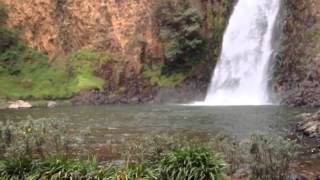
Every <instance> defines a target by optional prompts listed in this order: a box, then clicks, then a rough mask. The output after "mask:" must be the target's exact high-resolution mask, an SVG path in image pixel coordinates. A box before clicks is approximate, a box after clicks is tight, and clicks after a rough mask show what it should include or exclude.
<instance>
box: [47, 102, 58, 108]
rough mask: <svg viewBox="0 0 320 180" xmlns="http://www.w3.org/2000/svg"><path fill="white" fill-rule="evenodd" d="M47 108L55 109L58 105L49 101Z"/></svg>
mask: <svg viewBox="0 0 320 180" xmlns="http://www.w3.org/2000/svg"><path fill="white" fill-rule="evenodd" d="M47 106H48V108H55V107H56V106H57V103H56V102H54V101H49V102H48V105H47Z"/></svg>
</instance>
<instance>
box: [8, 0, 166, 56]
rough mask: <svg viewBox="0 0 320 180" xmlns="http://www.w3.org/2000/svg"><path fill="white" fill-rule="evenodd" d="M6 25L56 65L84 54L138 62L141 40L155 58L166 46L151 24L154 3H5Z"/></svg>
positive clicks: (118, 0)
mask: <svg viewBox="0 0 320 180" xmlns="http://www.w3.org/2000/svg"><path fill="white" fill-rule="evenodd" d="M3 2H4V3H5V4H6V5H7V7H8V16H9V18H8V20H7V23H8V25H9V26H10V27H12V28H18V29H20V30H21V31H22V36H23V38H24V39H26V40H27V41H28V42H29V44H30V46H32V47H35V48H37V49H39V50H41V51H44V52H47V53H48V54H49V55H50V56H51V57H52V58H53V59H54V58H56V57H57V56H59V55H61V54H65V53H68V52H70V51H72V50H75V49H80V48H94V49H99V50H105V49H113V50H116V51H117V52H119V54H121V55H123V56H124V57H125V59H127V60H130V61H138V59H137V58H138V57H137V55H138V54H139V52H136V51H138V50H137V49H134V48H133V49H132V48H131V47H130V46H132V45H133V43H135V41H137V39H139V38H142V39H143V40H144V41H146V43H147V44H148V48H149V49H150V50H151V51H153V52H154V53H153V54H156V55H158V54H160V55H161V53H159V52H160V51H161V46H160V45H159V43H158V40H157V37H156V36H155V34H154V29H153V26H152V20H151V16H150V14H151V7H152V5H153V1H149V0H134V1H124V0H25V1H20V0H3Z"/></svg>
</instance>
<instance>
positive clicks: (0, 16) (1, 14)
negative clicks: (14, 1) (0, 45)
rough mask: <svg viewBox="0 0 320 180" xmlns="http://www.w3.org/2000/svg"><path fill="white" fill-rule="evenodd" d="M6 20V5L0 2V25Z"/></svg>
mask: <svg viewBox="0 0 320 180" xmlns="http://www.w3.org/2000/svg"><path fill="white" fill-rule="evenodd" d="M6 20H7V12H6V6H5V5H4V4H3V3H2V2H0V27H1V25H2V24H4V23H5V21H6Z"/></svg>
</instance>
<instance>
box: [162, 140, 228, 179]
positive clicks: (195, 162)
mask: <svg viewBox="0 0 320 180" xmlns="http://www.w3.org/2000/svg"><path fill="white" fill-rule="evenodd" d="M225 168H226V164H225V162H224V161H223V160H222V159H221V158H220V157H219V156H218V155H217V154H216V153H214V152H213V151H212V150H211V149H210V148H209V147H203V146H200V147H195V146H188V147H182V148H178V149H175V150H173V151H171V152H169V153H167V154H166V155H165V156H164V157H163V158H162V160H161V161H160V164H159V172H160V177H159V179H175V180H180V179H181V180H182V179H183V180H184V179H191V180H201V179H202V180H209V179H210V180H217V179H220V178H221V177H222V176H223V175H224V172H225Z"/></svg>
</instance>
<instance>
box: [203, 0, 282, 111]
mask: <svg viewBox="0 0 320 180" xmlns="http://www.w3.org/2000/svg"><path fill="white" fill-rule="evenodd" d="M280 4H281V0H239V1H238V3H237V4H236V6H235V9H234V12H233V14H232V16H231V18H230V20H229V24H228V27H227V29H226V32H225V34H224V37H223V44H222V52H221V55H220V58H219V61H218V63H217V65H216V68H215V71H214V74H213V77H212V80H211V84H210V88H209V90H208V93H207V97H206V99H205V101H204V102H201V103H198V104H202V105H266V104H270V102H269V97H268V81H269V74H268V67H269V65H270V63H269V62H270V60H271V58H272V57H271V56H272V53H273V49H272V39H273V38H272V37H273V32H274V26H275V23H276V19H277V15H278V12H279V9H280Z"/></svg>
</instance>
